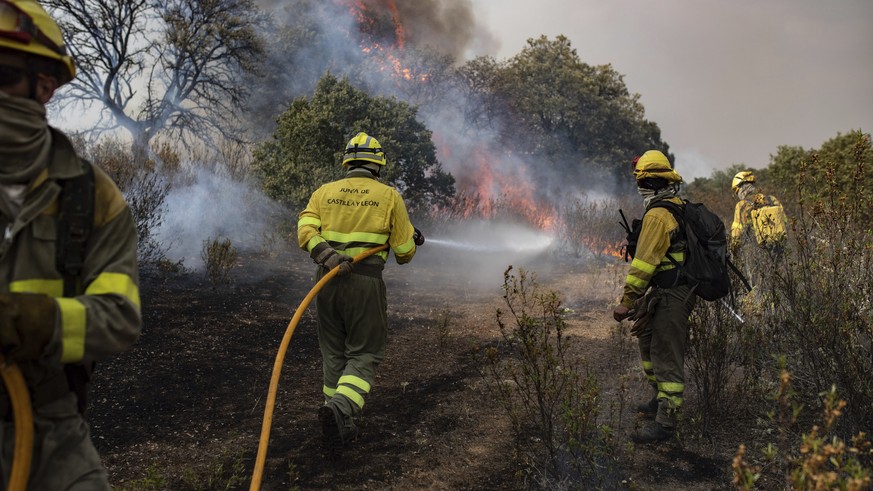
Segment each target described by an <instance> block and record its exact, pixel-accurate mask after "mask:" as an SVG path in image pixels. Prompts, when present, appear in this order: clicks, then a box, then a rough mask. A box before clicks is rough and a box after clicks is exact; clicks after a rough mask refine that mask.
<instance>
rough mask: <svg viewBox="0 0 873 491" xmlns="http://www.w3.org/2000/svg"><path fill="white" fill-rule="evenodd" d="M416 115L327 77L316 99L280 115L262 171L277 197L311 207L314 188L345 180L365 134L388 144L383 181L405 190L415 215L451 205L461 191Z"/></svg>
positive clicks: (262, 153)
mask: <svg viewBox="0 0 873 491" xmlns="http://www.w3.org/2000/svg"><path fill="white" fill-rule="evenodd" d="M416 112H417V111H416V109H415V108H414V107H413V106H410V105H409V104H407V103H405V102H401V101H398V100H397V99H395V98H387V97H371V96H369V95H367V94H366V93H365V92H362V91H360V90H358V89H356V88H354V87H353V86H352V85H351V83H349V81H348V80H346V79H343V80H338V79H337V78H336V77H335V76H333V75H331V74H327V75H325V76H324V77H322V79H321V80H320V81H319V83H318V86H317V87H316V89H315V92H314V93H313V95H312V97H311V98H309V99H307V98H305V97H300V98H297V99H294V100H293V101H292V102H291V105H290V107H289V108H288V110H287V111H285V112H284V113H283V114H282V115H281V116H280V117H279V121H278V127H277V128H276V131H275V132H274V134H273V137H272V138H271V139H270V140H268V141H266V142H264V143H263V144H261V145H260V146H259V147H258V148H257V149H256V150H255V152H254V160H255V164H254V165H255V172H256V174H257V175H258V176H259V177H260V178H261V180H262V183H263V187H264V190H265V192H266V193H267V194H268V195H269V196H270V197H272V198H274V199H277V200H279V201H281V202H283V203H286V204H288V205H290V206H293V207H298V208H299V207H302V206H305V205H306V202H307V200H308V199H309V196H310V194H312V192H313V191H314V190H315V189H317V188H318V187H319V186H321V185H322V184H324V183H326V182H330V181H333V180H336V179H340V178H342V176H343V175H344V171H343V169H342V166H341V165H340V163H341V162H342V153H343V150H344V149H345V145H346V143H347V142H348V140H349V139H350V138H351V137H352V136H354V135H355V134H356V133H358V132H359V131H364V132H366V133H367V134H369V135H371V136H373V137H375V138H376V139H378V140H379V142H380V143H381V144H382V148H383V149H384V150H385V155H386V157H387V159H388V165H387V166H386V168H385V170H383V172H382V179H383V181H385V182H386V183H387V184H389V185H391V186H394V187H395V188H397V190H398V191H400V193H401V194H402V195H403V197H404V199H405V201H406V204H407V206H408V207H409V211H410V213H414V212H415V211H416V210H420V209H424V208H426V207H429V206H432V205H440V204H444V203H445V202H446V201H447V199H448V198H449V197H450V196H452V195H453V193H454V178H453V177H452V176H451V175H450V174H447V173H445V172H443V170H442V167H441V165H440V163H439V161H438V160H437V158H436V150H435V148H434V144H433V142H432V141H431V132H430V131H429V130H428V129H426V128H425V127H424V125H423V124H422V123H420V122H419V121H418V120H417V119H416Z"/></svg>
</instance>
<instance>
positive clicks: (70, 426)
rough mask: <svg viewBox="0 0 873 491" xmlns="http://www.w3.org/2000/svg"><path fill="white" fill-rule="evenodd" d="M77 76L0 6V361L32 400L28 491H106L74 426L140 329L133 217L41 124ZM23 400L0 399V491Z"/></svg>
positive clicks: (26, 1)
mask: <svg viewBox="0 0 873 491" xmlns="http://www.w3.org/2000/svg"><path fill="white" fill-rule="evenodd" d="M75 75H76V68H75V65H74V63H73V60H72V59H71V57H70V56H69V55H68V54H67V52H66V49H65V46H64V41H63V38H62V35H61V30H60V28H59V27H58V25H57V23H55V21H54V20H52V19H51V17H49V15H48V14H47V13H46V11H45V10H43V8H42V7H40V6H39V4H38V3H37V2H35V1H33V0H0V232H2V237H0V350H2V353H3V356H4V357H5V360H6V363H11V364H15V365H16V366H17V367H19V368H20V372H21V373H22V374H23V378H24V381H25V383H26V385H27V390H26V391H24V393H25V394H24V397H27V396H28V395H29V396H30V399H31V407H32V415H33V425H32V430H33V447H32V448H33V450H32V454H31V453H30V452H28V455H31V456H32V460H31V462H32V465H31V470H30V472H29V483H28V489H34V490H37V489H39V490H60V489H64V490H103V489H106V490H108V489H110V487H109V483H108V478H107V474H106V470H105V469H104V468H103V466H102V465H101V463H100V457H99V455H98V454H97V451H96V449H95V447H94V445H93V443H92V442H91V438H90V435H89V429H88V425H87V424H86V422H85V419H84V415H83V413H84V403H85V401H84V393H85V387H86V385H85V384H86V382H87V377H88V375H89V370H88V369H89V368H91V367H92V366H93V365H92V364H93V361H94V360H96V359H98V358H102V357H106V356H109V355H113V354H116V353H119V352H122V351H125V350H127V349H129V348H130V347H131V345H132V344H133V343H134V342H135V341H136V340H137V338H138V337H139V334H140V324H141V320H140V300H139V288H138V286H137V283H138V278H137V264H136V246H137V238H136V228H135V226H134V221H133V218H132V216H131V213H130V210H129V208H128V206H127V204H126V202H125V200H124V198H123V196H122V194H121V192H120V191H119V190H118V188H117V187H116V186H115V184H114V183H113V182H112V180H111V179H110V178H109V177H108V176H107V175H106V174H105V173H104V172H103V171H101V170H100V169H99V168H97V167H94V166H92V165H91V164H90V163H88V162H87V161H85V160H83V159H81V158H80V157H78V156H77V155H76V152H75V150H74V149H73V146H72V144H71V143H70V141H69V140H68V139H67V137H66V136H64V134H63V133H61V132H60V131H58V130H56V129H54V128H51V127H50V126H49V125H48V122H47V119H46V110H45V104H46V103H47V102H48V101H49V99H51V97H52V95H53V94H54V92H55V90H56V89H57V88H58V87H59V86H61V85H63V84H65V83H67V82H70V81H71V80H72V79H73V78H74V77H75ZM28 393H29V394H28ZM20 396H21V394H19V393H17V392H14V391H10V390H8V389H7V388H6V387H3V388H0V413H2V414H0V416H2V418H3V420H4V424H3V425H2V427H0V444H2V449H0V478H2V483H0V485H3V486H4V489H5V486H7V485H8V486H10V488H11V487H12V485H13V483H11V482H10V469H11V468H13V466H14V464H15V463H14V461H13V460H14V459H13V458H11V457H12V455H13V452H12V448H13V446H14V445H15V441H16V438H17V437H19V436H20V435H16V434H15V433H16V432H13V431H12V426H11V425H10V423H9V422H10V421H11V420H12V419H13V414H12V411H11V408H12V406H13V405H15V404H17V402H19V401H17V400H12V398H15V397H20ZM17 407H20V406H17ZM16 414H17V413H16ZM16 428H17V425H16ZM28 429H30V428H28ZM16 458H17V456H16Z"/></svg>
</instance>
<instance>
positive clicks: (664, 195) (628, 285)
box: [613, 150, 697, 443]
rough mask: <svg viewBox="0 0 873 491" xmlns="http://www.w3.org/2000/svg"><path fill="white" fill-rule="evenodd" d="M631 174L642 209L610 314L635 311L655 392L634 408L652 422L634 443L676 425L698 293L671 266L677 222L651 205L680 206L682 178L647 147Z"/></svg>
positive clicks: (659, 436) (681, 251)
mask: <svg viewBox="0 0 873 491" xmlns="http://www.w3.org/2000/svg"><path fill="white" fill-rule="evenodd" d="M634 177H635V178H636V181H637V186H638V188H639V193H640V195H641V196H642V197H643V200H644V203H645V208H646V212H645V214H644V215H643V220H642V228H641V230H640V235H639V239H638V242H637V246H636V253H635V254H634V259H633V262H632V263H631V267H630V272H629V273H628V275H627V279H626V280H625V286H624V294H623V295H622V298H621V302H620V304H619V305H618V306H617V307H616V308H615V309H614V311H613V317H614V318H615V320H617V321H621V320H623V319H625V318H627V317H629V316H631V315H633V319H634V320H635V323H634V326H633V328H632V329H631V333H632V334H634V335H635V336H637V337H638V339H639V349H640V358H641V361H642V365H643V372H644V373H645V375H646V378H647V379H648V381H649V383H650V385H651V386H652V389H653V392H654V395H653V397H652V399H651V400H650V401H648V402H645V403H643V404H640V405H639V407H638V410H639V411H640V412H642V413H643V414H644V415H646V416H648V417H653V418H654V421H649V422H647V424H646V425H645V426H643V427H642V428H640V429H639V430H638V431H637V432H635V433H634V434H633V435H632V438H633V440H634V441H635V442H637V443H651V442H658V441H662V440H666V439H668V438H670V437H672V436H673V435H674V433H675V430H676V424H677V414H678V411H679V408H680V407H681V406H682V402H683V394H684V391H685V368H684V365H685V350H686V348H687V339H688V316H689V315H690V314H691V310H692V309H693V308H694V304H695V300H696V298H697V296H696V295H695V294H694V292H693V291H692V290H691V288H690V287H689V286H688V284H687V282H686V281H685V280H684V279H683V277H680V275H679V270H678V269H677V268H676V265H675V264H677V263H682V261H683V260H684V256H685V250H686V247H685V240H684V238H683V237H682V234H681V231H680V230H679V225H678V223H677V221H676V219H675V218H674V217H673V214H672V213H671V212H670V211H669V210H668V209H666V208H662V207H653V206H652V205H654V204H655V203H657V202H658V201H660V200H668V201H671V202H673V203H676V204H679V205H681V204H682V200H681V198H680V197H679V196H678V192H679V185H680V183H681V182H682V177H681V176H680V175H679V174H678V173H676V171H674V170H673V168H672V167H671V165H670V161H669V160H668V159H667V157H666V156H665V155H664V154H663V153H662V152H660V151H658V150H649V151H648V152H646V153H644V154H643V155H642V156H641V157H639V158H638V159H636V160H635V161H634ZM671 258H672V260H671Z"/></svg>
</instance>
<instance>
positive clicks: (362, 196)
mask: <svg viewBox="0 0 873 491" xmlns="http://www.w3.org/2000/svg"><path fill="white" fill-rule="evenodd" d="M413 233H414V229H413V227H412V223H411V222H410V221H409V215H408V214H407V213H406V205H405V204H404V203H403V198H401V197H400V193H398V192H397V190H396V189H394V188H392V187H391V186H387V185H385V184H382V183H381V182H379V181H377V180H375V179H374V178H373V177H372V175H371V174H370V172H369V171H367V170H365V169H356V170H353V171H350V172H349V173H348V175H347V177H346V178H345V179H340V180H338V181H334V182H331V183H328V184H325V185H323V186H321V187H320V188H318V189H317V190H316V191H315V192H314V193H312V196H311V197H310V198H309V204H307V205H306V209H304V210H303V211H301V212H300V214H299V215H298V222H297V242H298V245H299V246H300V248H301V249H303V250H305V251H307V252H311V251H312V248H313V247H315V246H316V245H318V244H319V243H321V242H325V241H326V242H327V243H328V244H330V246H331V247H333V248H334V249H335V250H337V251H338V252H340V253H342V254H346V255H348V256H356V255H358V254H359V253H361V252H363V251H365V250H367V249H371V248H373V247H376V246H379V245H382V244H385V243H388V244H389V245H390V247H391V250H392V251H394V257H395V259H396V260H397V263H398V264H404V263H408V262H409V261H411V260H412V257H413V256H414V255H415V243H414V242H413V240H412V235H413ZM376 257H378V258H380V259H381V261H379V262H380V263H381V264H384V262H385V261H386V260H387V258H388V252H387V251H381V252H379V253H378V254H377V255H376Z"/></svg>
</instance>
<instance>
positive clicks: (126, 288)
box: [85, 273, 141, 309]
mask: <svg viewBox="0 0 873 491" xmlns="http://www.w3.org/2000/svg"><path fill="white" fill-rule="evenodd" d="M107 294H113V295H121V296H122V297H124V298H126V299H127V300H129V301H130V302H131V303H132V304H134V305H136V308H137V309H139V308H140V305H141V304H140V300H139V288H138V287H137V286H136V283H134V282H133V278H131V277H130V276H128V275H126V274H123V273H100V275H99V276H97V278H95V279H94V281H92V282H91V284H90V285H88V288H87V289H85V295H107Z"/></svg>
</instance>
